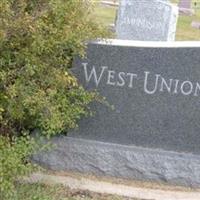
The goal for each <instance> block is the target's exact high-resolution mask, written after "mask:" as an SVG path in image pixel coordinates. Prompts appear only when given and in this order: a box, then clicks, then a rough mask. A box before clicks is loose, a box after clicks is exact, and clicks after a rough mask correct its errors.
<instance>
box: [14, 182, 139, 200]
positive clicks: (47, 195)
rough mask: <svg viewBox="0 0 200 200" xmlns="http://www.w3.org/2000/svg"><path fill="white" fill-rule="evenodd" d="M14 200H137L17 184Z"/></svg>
mask: <svg viewBox="0 0 200 200" xmlns="http://www.w3.org/2000/svg"><path fill="white" fill-rule="evenodd" d="M16 187H17V191H18V192H17V195H16V199H15V200H22V199H23V200H139V199H133V198H126V197H119V196H113V195H100V194H96V193H92V192H88V191H80V190H70V189H69V188H66V187H62V186H54V187H51V186H47V185H42V184H29V185H27V184H25V185H24V184H17V186H16Z"/></svg>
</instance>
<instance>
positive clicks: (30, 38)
mask: <svg viewBox="0 0 200 200" xmlns="http://www.w3.org/2000/svg"><path fill="white" fill-rule="evenodd" d="M0 18H1V21H0V133H1V134H2V135H6V134H7V133H9V135H13V134H16V133H20V132H22V131H23V130H33V129H35V128H37V129H39V130H41V132H43V133H44V134H46V135H48V136H51V135H54V134H56V133H60V132H63V131H66V130H68V129H69V128H74V127H76V122H77V120H78V119H79V118H80V117H81V116H82V115H86V114H89V110H88V104H89V103H90V102H91V101H93V100H94V99H95V98H96V95H95V94H94V93H88V92H86V91H84V90H83V88H82V87H80V86H79V85H78V84H77V81H76V79H75V78H74V77H73V76H72V75H71V74H70V72H69V70H68V69H69V68H70V67H71V62H72V57H73V56H74V55H77V54H78V55H83V54H84V48H85V45H84V42H83V41H87V40H89V39H94V38H97V37H104V36H105V35H107V32H106V31H105V28H104V27H100V26H98V25H97V24H96V23H95V22H93V20H92V15H91V6H90V3H89V1H88V0H1V1H0Z"/></svg>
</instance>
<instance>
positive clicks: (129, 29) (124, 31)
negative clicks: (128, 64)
mask: <svg viewBox="0 0 200 200" xmlns="http://www.w3.org/2000/svg"><path fill="white" fill-rule="evenodd" d="M177 19H178V7H177V6H174V5H172V4H170V3H167V2H164V1H158V0H142V1H141V0H121V1H120V5H119V10H118V17H117V22H116V34H117V39H125V40H142V41H174V40H175V34H176V24H177Z"/></svg>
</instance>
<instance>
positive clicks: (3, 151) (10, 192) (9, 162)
mask: <svg viewBox="0 0 200 200" xmlns="http://www.w3.org/2000/svg"><path fill="white" fill-rule="evenodd" d="M38 148H39V147H38V145H37V143H36V142H35V140H34V139H33V138H30V137H28V136H21V137H19V138H14V137H13V138H12V139H10V138H8V137H4V136H0V199H2V200H3V199H4V200H7V199H14V197H15V195H16V190H15V181H16V178H17V177H19V176H23V175H27V174H28V173H29V172H31V171H32V170H33V168H34V166H33V165H31V164H30V163H29V162H28V160H27V158H28V157H29V156H30V155H32V154H33V153H34V152H35V151H36V150H38Z"/></svg>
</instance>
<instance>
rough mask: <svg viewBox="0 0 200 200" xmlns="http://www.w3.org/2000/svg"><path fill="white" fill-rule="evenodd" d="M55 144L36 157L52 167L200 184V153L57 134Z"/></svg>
mask: <svg viewBox="0 0 200 200" xmlns="http://www.w3.org/2000/svg"><path fill="white" fill-rule="evenodd" d="M52 142H53V144H54V145H55V147H54V148H53V149H52V150H50V151H48V152H43V153H40V154H38V155H34V156H33V158H32V159H33V161H34V162H36V163H38V164H40V165H41V166H43V167H45V168H48V169H51V170H58V171H64V170H71V171H76V172H85V173H91V174H95V175H100V176H101V175H103V176H113V177H120V178H128V179H136V180H145V181H156V182H162V183H168V184H174V185H182V186H189V187H199V186H200V156H198V155H193V154H185V153H175V152H169V151H163V150H159V149H157V150H153V149H149V148H141V147H136V146H126V145H119V144H111V143H103V142H97V141H90V140H83V139H76V138H71V137H64V136H62V137H55V138H53V139H52Z"/></svg>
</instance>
